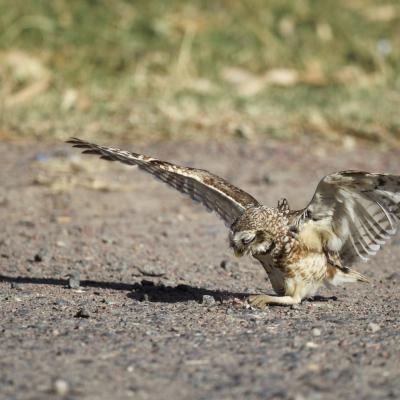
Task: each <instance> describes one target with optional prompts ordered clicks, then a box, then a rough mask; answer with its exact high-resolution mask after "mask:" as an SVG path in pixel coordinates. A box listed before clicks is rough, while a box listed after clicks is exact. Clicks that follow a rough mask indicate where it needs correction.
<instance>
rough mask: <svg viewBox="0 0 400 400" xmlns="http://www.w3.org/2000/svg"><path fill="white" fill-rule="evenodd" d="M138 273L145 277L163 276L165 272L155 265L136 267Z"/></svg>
mask: <svg viewBox="0 0 400 400" xmlns="http://www.w3.org/2000/svg"><path fill="white" fill-rule="evenodd" d="M137 269H138V271H139V272H140V273H141V274H143V275H146V276H163V275H165V270H164V269H163V268H162V267H159V266H157V265H144V266H141V267H137Z"/></svg>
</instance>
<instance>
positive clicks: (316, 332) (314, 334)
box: [312, 328, 321, 336]
mask: <svg viewBox="0 0 400 400" xmlns="http://www.w3.org/2000/svg"><path fill="white" fill-rule="evenodd" d="M312 334H313V336H321V329H318V328H314V329H313V330H312Z"/></svg>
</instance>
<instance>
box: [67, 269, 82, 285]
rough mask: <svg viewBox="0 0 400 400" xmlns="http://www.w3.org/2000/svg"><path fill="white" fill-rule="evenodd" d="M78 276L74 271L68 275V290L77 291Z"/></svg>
mask: <svg viewBox="0 0 400 400" xmlns="http://www.w3.org/2000/svg"><path fill="white" fill-rule="evenodd" d="M80 284H81V282H80V274H79V272H78V271H75V272H73V273H71V274H70V275H69V278H68V287H69V288H70V289H79V287H80Z"/></svg>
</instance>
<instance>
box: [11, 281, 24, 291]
mask: <svg viewBox="0 0 400 400" xmlns="http://www.w3.org/2000/svg"><path fill="white" fill-rule="evenodd" d="M11 289H15V290H22V287H21V285H20V284H19V283H17V282H11Z"/></svg>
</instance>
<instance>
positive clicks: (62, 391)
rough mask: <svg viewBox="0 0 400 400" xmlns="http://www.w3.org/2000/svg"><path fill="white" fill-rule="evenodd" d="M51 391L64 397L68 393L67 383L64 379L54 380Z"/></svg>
mask: <svg viewBox="0 0 400 400" xmlns="http://www.w3.org/2000/svg"><path fill="white" fill-rule="evenodd" d="M53 389H54V392H55V393H56V394H58V395H59V396H66V395H67V394H68V393H69V383H68V382H67V381H65V380H64V379H56V380H55V381H54V383H53Z"/></svg>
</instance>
